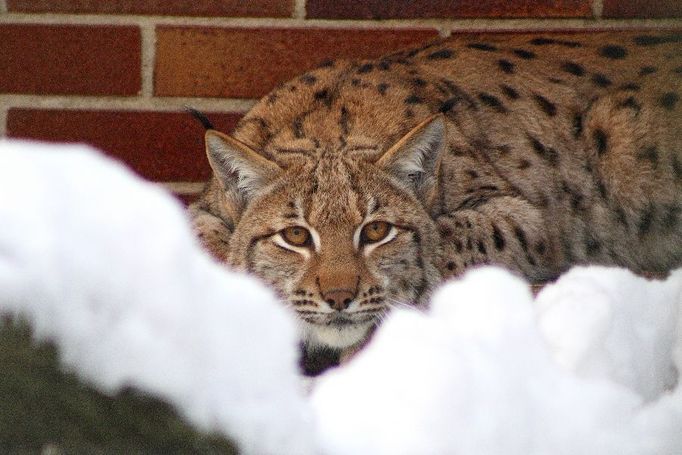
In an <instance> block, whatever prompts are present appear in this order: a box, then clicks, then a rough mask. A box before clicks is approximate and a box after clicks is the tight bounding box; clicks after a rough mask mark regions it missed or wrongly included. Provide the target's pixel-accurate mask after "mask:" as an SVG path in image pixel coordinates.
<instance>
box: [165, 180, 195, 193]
mask: <svg viewBox="0 0 682 455" xmlns="http://www.w3.org/2000/svg"><path fill="white" fill-rule="evenodd" d="M158 183H159V185H161V186H162V187H164V188H165V189H167V190H168V191H170V192H171V193H175V194H195V193H199V192H201V191H202V190H203V189H204V185H205V183H204V182H203V181H202V182H158Z"/></svg>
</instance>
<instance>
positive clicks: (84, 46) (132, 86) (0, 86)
mask: <svg viewBox="0 0 682 455" xmlns="http://www.w3.org/2000/svg"><path fill="white" fill-rule="evenodd" d="M140 62H141V59H140V31H139V29H138V28H137V27H118V26H116V27H114V26H95V25H87V26H81V25H78V26H74V25H24V24H4V25H0V68H2V69H0V93H26V94H41V95H47V94H50V95H124V96H128V95H136V94H137V93H138V92H139V91H140V88H141V74H140V73H141V63H140Z"/></svg>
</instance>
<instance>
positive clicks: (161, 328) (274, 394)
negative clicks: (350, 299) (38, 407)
mask: <svg viewBox="0 0 682 455" xmlns="http://www.w3.org/2000/svg"><path fill="white" fill-rule="evenodd" d="M681 292H682V271H678V272H675V273H673V274H672V275H671V276H670V277H669V278H668V279H667V280H666V281H660V282H655V281H647V280H644V279H642V278H638V277H636V276H634V275H632V274H631V273H630V272H628V271H625V270H619V269H607V268H600V267H590V268H579V269H574V270H573V271H571V272H569V273H568V274H566V275H565V276H564V277H562V278H561V279H560V280H559V281H558V282H557V283H556V284H553V285H550V286H548V287H546V288H545V289H544V290H543V291H542V292H541V293H540V295H539V296H538V297H537V298H536V299H533V298H532V296H531V295H530V293H529V291H528V287H527V286H526V284H525V283H524V282H523V281H522V280H520V279H518V278H516V277H513V276H512V275H511V274H509V273H507V272H504V271H502V270H499V269H494V268H483V269H480V270H475V271H472V272H470V273H469V274H467V275H466V276H465V277H464V278H463V279H462V280H458V281H455V282H452V283H449V284H447V285H445V286H444V287H443V288H442V289H441V290H440V291H439V292H438V293H437V294H436V295H435V296H434V299H433V303H432V307H431V309H430V310H429V311H427V312H423V313H419V312H416V311H406V310H401V311H396V312H395V313H394V314H393V315H392V316H391V317H389V319H388V320H387V321H386V323H385V324H384V325H383V326H382V328H381V329H380V330H378V331H377V334H376V337H375V339H374V340H373V341H372V343H370V345H369V346H368V348H367V349H366V350H364V351H363V352H361V353H360V354H359V355H358V356H357V357H356V358H355V359H354V360H353V361H352V362H351V363H349V364H348V365H347V366H345V367H342V368H339V369H336V370H334V371H330V372H328V373H327V374H325V375H323V376H322V377H321V378H319V379H318V381H317V384H316V385H315V386H314V388H313V391H312V393H311V395H310V396H309V397H307V396H305V395H304V394H303V393H302V391H301V390H302V384H301V380H300V378H299V377H298V373H297V363H296V333H295V322H294V319H293V316H291V315H290V314H289V313H287V312H286V311H285V310H284V309H283V308H282V306H281V305H279V304H278V302H277V301H276V299H275V298H274V296H273V295H271V293H270V292H269V291H268V290H267V289H265V288H263V287H262V286H261V285H260V284H258V283H257V282H256V281H255V280H253V279H250V278H248V277H244V276H241V275H238V274H234V273H230V272H227V271H225V270H224V268H223V267H221V266H220V265H218V264H216V263H214V262H213V261H212V260H211V259H210V258H208V257H207V256H206V255H205V254H204V253H203V252H202V251H200V249H199V247H198V246H197V243H196V242H195V241H194V239H193V238H192V235H191V233H190V231H189V228H188V227H187V222H186V220H185V218H184V214H183V213H182V210H181V208H180V207H179V205H178V204H177V203H175V201H173V200H172V198H171V197H170V196H168V195H166V194H164V192H163V191H162V190H160V189H158V188H157V187H155V186H153V185H151V184H148V183H145V182H142V181H141V180H140V179H138V178H136V177H134V176H133V175H132V174H131V173H130V172H128V171H126V170H125V169H124V168H123V167H122V166H120V165H118V164H115V163H112V162H111V161H110V160H108V159H105V158H103V157H101V156H100V155H99V154H98V153H97V152H95V151H93V150H91V149H88V148H87V147H84V146H55V145H44V144H36V143H26V142H12V141H0V311H2V312H10V313H14V314H20V315H23V316H24V317H26V318H28V319H29V321H30V322H31V323H32V325H33V327H34V330H35V333H36V334H37V336H38V337H40V338H49V339H51V340H54V341H55V342H56V344H57V345H58V346H59V349H60V353H61V356H62V359H63V362H64V364H65V365H66V366H67V367H68V368H69V369H71V370H73V371H75V372H77V374H78V375H79V376H80V377H81V378H83V380H85V381H88V382H89V383H91V384H93V385H95V386H96V387H98V388H99V389H100V390H103V391H108V392H112V391H116V390H118V389H120V388H121V387H123V386H126V385H132V386H135V387H137V388H139V389H141V390H144V391H147V392H148V393H150V394H153V395H155V396H158V397H161V398H163V399H165V400H167V401H169V402H170V403H172V404H173V405H174V406H175V407H176V408H177V409H178V410H179V411H180V412H181V413H182V414H183V415H184V416H185V417H187V418H188V419H189V420H190V421H191V422H192V423H194V424H195V425H197V426H198V427H199V428H201V429H204V430H216V431H219V432H221V433H222V434H224V435H226V436H229V437H231V438H233V439H234V440H236V441H237V443H238V444H239V445H240V446H241V448H242V450H243V451H244V452H245V453H273V454H306V453H324V454H400V453H405V454H408V453H419V454H449V453H453V454H455V453H456V454H505V455H510V454H519V455H521V454H523V455H527V454H547V453H551V454H585V455H587V454H597V453H600V454H601V453H604V454H611V453H614V454H615V453H618V454H652V455H654V454H655V455H662V454H670V455H673V454H679V453H682V389H680V387H679V386H677V371H678V370H679V368H680V367H682V340H681V339H682V323H681V322H680V321H681V318H680V313H681V312H682V310H681V306H682V303H681V297H680V296H681ZM3 399H8V398H3Z"/></svg>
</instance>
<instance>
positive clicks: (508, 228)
mask: <svg viewBox="0 0 682 455" xmlns="http://www.w3.org/2000/svg"><path fill="white" fill-rule="evenodd" d="M681 41H682V40H681V35H678V34H674V33H618V34H610V33H598V34H590V35H584V36H583V35H579V34H572V35H567V36H552V37H537V36H523V35H519V36H515V37H512V38H509V37H503V36H486V37H482V36H477V37H471V38H466V37H455V38H451V39H447V40H443V41H438V42H434V43H430V44H428V45H425V46H423V47H421V48H419V49H414V50H411V51H406V52H400V53H396V54H392V55H388V56H386V57H384V58H381V59H378V60H374V61H360V62H350V61H337V62H326V63H325V64H324V65H322V66H321V67H320V68H318V69H316V70H314V71H311V72H309V73H307V74H305V75H303V76H301V77H298V78H295V79H293V80H292V81H290V82H287V83H285V84H282V85H281V86H280V87H278V88H276V89H275V90H274V91H273V92H272V93H271V94H270V95H268V96H266V97H265V98H264V99H263V100H261V101H260V102H259V103H257V104H256V105H255V106H254V107H253V109H251V111H250V112H249V113H248V114H247V115H246V116H245V117H244V118H243V119H242V121H241V122H240V124H239V125H238V126H237V128H236V129H235V131H234V132H233V138H230V137H228V136H224V135H220V134H219V133H216V132H214V131H209V132H208V133H207V150H208V155H209V161H210V162H211V165H212V167H213V170H214V174H215V177H214V178H213V179H212V180H211V181H210V182H209V183H208V186H207V189H206V191H205V193H204V195H203V196H202V198H201V199H200V200H199V201H198V202H197V203H195V204H194V205H193V206H192V207H191V209H190V211H191V214H192V217H193V221H194V225H195V228H196V230H197V232H198V234H199V236H200V237H201V238H202V240H203V242H204V244H205V245H206V247H207V248H208V249H209V250H210V251H211V252H212V253H213V254H214V255H215V256H216V257H218V258H220V259H221V260H223V261H225V262H227V263H229V264H230V265H231V266H232V267H234V268H236V269H240V270H246V271H248V272H251V273H253V274H255V275H257V276H259V277H261V278H262V279H263V280H264V281H265V282H267V283H269V284H270V285H271V286H272V287H273V289H275V290H276V291H277V292H278V293H279V295H280V297H281V299H282V300H283V301H284V302H285V303H286V304H287V305H289V306H291V308H292V309H293V310H294V311H296V312H297V314H298V315H299V317H300V320H301V321H302V322H301V326H302V333H303V335H304V338H305V339H306V340H307V341H308V342H309V343H311V344H313V345H324V346H332V347H335V348H341V349H346V348H351V347H353V346H357V345H359V344H361V343H362V341H363V340H364V339H365V338H366V336H367V334H368V333H370V332H371V330H372V328H373V327H374V326H376V324H377V323H378V321H380V320H381V318H382V317H383V316H384V315H385V314H386V312H387V311H388V310H389V309H390V308H391V307H394V306H398V305H420V304H422V303H423V302H424V301H425V297H426V296H427V295H428V293H429V291H430V290H432V289H433V287H434V286H435V285H436V284H437V283H439V282H440V281H441V280H443V279H444V278H447V277H449V276H453V275H458V274H461V273H462V272H463V271H464V270H466V269H468V268H471V267H475V266H478V265H482V264H500V265H503V266H506V267H507V268H509V269H511V270H513V271H515V272H517V273H519V274H522V275H524V276H525V277H527V278H528V279H530V280H531V281H544V280H548V279H552V278H554V277H556V276H557V275H558V274H559V273H561V272H563V271H565V270H566V269H567V268H568V267H569V266H571V265H575V264H587V263H595V264H610V265H621V266H626V267H629V268H631V269H632V270H634V271H636V272H641V273H643V272H657V273H660V272H665V271H667V270H670V269H671V268H673V267H677V266H680V265H682V101H681V100H680V94H682V77H680V76H681V74H682V71H681V68H682V44H681ZM369 220H383V221H386V222H389V223H391V225H393V226H394V228H395V229H396V231H395V232H394V233H393V234H394V235H393V237H392V238H391V239H390V240H389V241H387V242H386V243H383V244H381V245H378V246H376V247H375V248H372V249H371V250H369V249H367V248H360V247H359V246H358V242H357V236H358V229H360V228H361V227H362V226H363V224H365V223H367V222H368V221H369ZM291 225H299V226H303V227H305V228H306V229H309V230H310V232H311V233H313V235H312V240H311V243H310V244H309V245H308V246H305V247H304V248H302V249H300V250H292V249H291V248H289V247H287V246H283V245H282V243H281V241H279V240H278V236H279V235H280V234H279V233H280V232H281V231H282V229H284V228H285V227H287V226H291ZM332 291H333V292H336V294H335V295H336V297H338V299H336V297H335V298H332V299H326V298H325V293H328V292H332ZM335 299H336V300H335ZM330 301H333V302H336V303H337V304H338V302H341V301H343V302H346V304H343V305H341V304H338V305H336V306H333V305H332V304H331V303H328V302H330Z"/></svg>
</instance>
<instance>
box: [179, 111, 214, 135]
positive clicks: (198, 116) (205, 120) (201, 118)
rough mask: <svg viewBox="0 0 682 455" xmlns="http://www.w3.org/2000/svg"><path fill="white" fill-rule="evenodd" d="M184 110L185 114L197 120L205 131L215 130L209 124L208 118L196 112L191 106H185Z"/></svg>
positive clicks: (211, 124)
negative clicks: (187, 113)
mask: <svg viewBox="0 0 682 455" xmlns="http://www.w3.org/2000/svg"><path fill="white" fill-rule="evenodd" d="M185 110H186V111H187V112H189V113H190V115H192V117H194V118H195V119H197V120H198V121H199V123H201V124H202V125H203V127H204V128H205V129H206V130H214V129H215V127H214V126H213V123H211V121H210V120H209V119H208V117H206V114H204V113H203V112H201V111H198V110H196V109H194V108H193V107H191V106H185Z"/></svg>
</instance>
